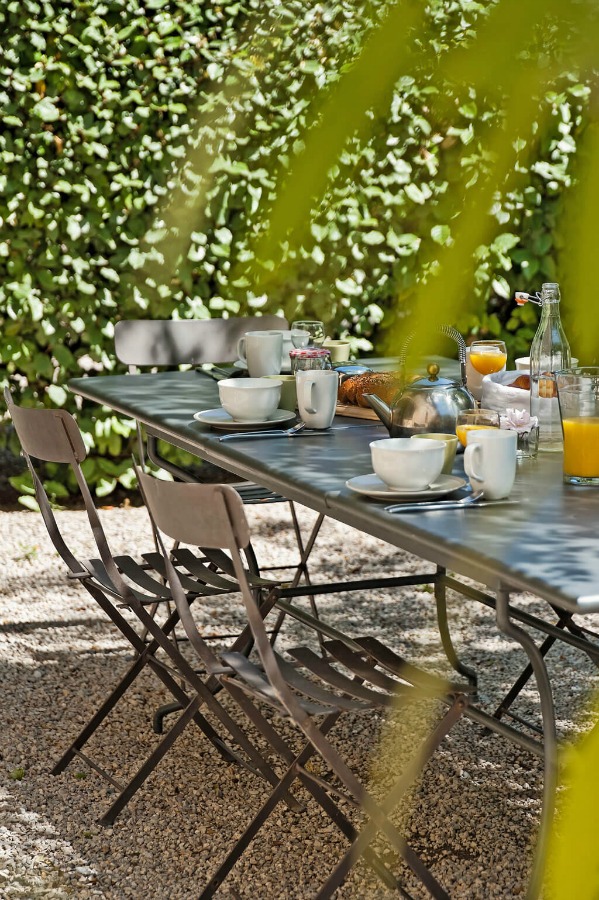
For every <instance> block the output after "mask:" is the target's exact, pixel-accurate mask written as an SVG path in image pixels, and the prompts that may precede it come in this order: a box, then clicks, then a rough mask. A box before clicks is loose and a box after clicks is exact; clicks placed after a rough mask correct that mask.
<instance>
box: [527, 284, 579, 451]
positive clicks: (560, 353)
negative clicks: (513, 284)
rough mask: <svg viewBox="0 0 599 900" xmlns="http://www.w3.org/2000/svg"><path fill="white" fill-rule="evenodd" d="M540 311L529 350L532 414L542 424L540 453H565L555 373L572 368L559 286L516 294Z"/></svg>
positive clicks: (547, 285) (545, 286)
mask: <svg viewBox="0 0 599 900" xmlns="http://www.w3.org/2000/svg"><path fill="white" fill-rule="evenodd" d="M527 301H530V302H531V303H536V304H537V306H540V307H541V318H540V321H539V327H538V328H537V331H536V334H535V336H534V338H533V341H532V344H531V347H530V414H531V416H537V418H538V420H539V450H550V451H551V450H553V451H560V450H562V449H563V438H562V426H561V419H560V414H559V404H558V400H557V385H556V381H555V373H556V372H559V371H560V369H568V368H570V364H571V363H570V344H569V343H568V339H567V337H566V335H565V332H564V329H563V326H562V322H561V318H560V309H559V304H560V291H559V284H556V283H554V282H548V283H546V284H544V285H543V286H542V289H541V293H540V295H539V294H536V295H531V294H526V293H517V294H516V303H518V305H520V306H521V305H522V304H523V303H526V302H527Z"/></svg>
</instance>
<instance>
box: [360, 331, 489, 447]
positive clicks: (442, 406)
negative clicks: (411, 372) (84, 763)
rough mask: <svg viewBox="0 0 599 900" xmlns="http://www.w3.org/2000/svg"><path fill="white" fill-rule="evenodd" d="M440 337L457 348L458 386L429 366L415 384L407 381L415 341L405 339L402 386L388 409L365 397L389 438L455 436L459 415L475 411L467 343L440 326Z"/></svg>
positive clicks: (371, 395) (381, 401)
mask: <svg viewBox="0 0 599 900" xmlns="http://www.w3.org/2000/svg"><path fill="white" fill-rule="evenodd" d="M439 330H440V331H441V333H442V334H445V335H447V336H448V337H452V338H453V339H454V340H455V341H456V343H457V345H458V348H459V361H460V373H461V384H459V383H458V382H457V381H453V380H450V379H448V378H441V377H440V376H439V366H438V365H436V363H430V364H429V365H428V366H427V375H426V376H425V377H423V378H419V379H418V380H417V381H412V382H406V380H405V368H406V356H407V352H408V349H409V346H410V344H411V342H412V340H413V338H414V334H410V335H409V336H408V337H407V339H406V340H405V342H404V344H403V347H402V349H401V352H400V356H399V367H400V372H401V376H402V382H403V383H402V387H401V388H400V390H399V393H398V394H397V396H396V397H395V399H394V400H393V402H392V404H391V406H389V405H388V404H387V403H385V402H384V400H381V399H380V397H377V396H376V394H364V399H365V400H366V401H367V402H368V404H369V405H370V406H371V407H372V409H373V410H374V411H375V413H376V414H377V416H378V417H379V419H380V420H381V421H382V422H383V424H384V425H385V426H386V427H387V428H388V430H389V434H390V436H391V437H411V436H412V435H413V434H423V433H424V432H430V431H432V432H438V433H447V434H455V428H456V420H457V417H458V414H459V413H460V412H462V410H465V409H474V407H475V400H474V397H473V396H472V394H471V393H470V391H469V390H468V388H467V387H466V344H465V343H464V338H463V337H462V335H461V334H460V333H459V331H456V329H455V328H451V327H450V326H448V325H442V326H441V327H440V328H439Z"/></svg>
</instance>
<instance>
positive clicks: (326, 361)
mask: <svg viewBox="0 0 599 900" xmlns="http://www.w3.org/2000/svg"><path fill="white" fill-rule="evenodd" d="M289 358H290V360H291V373H292V375H297V373H298V372H307V371H309V370H311V369H332V368H333V367H332V365H331V351H330V350H324V349H321V348H319V347H305V348H303V349H301V350H290V351H289Z"/></svg>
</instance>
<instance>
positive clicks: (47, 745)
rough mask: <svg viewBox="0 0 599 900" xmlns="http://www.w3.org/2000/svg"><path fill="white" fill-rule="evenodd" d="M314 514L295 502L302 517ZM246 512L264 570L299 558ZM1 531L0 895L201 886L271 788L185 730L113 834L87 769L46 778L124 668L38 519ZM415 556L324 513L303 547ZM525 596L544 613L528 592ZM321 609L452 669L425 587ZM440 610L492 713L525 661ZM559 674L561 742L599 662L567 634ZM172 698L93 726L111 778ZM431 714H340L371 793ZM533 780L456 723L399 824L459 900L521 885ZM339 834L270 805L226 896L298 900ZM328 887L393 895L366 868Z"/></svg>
mask: <svg viewBox="0 0 599 900" xmlns="http://www.w3.org/2000/svg"><path fill="white" fill-rule="evenodd" d="M102 515H103V519H104V521H105V524H106V528H107V531H108V533H109V537H110V540H111V545H112V547H113V549H114V551H115V552H117V551H118V552H131V553H135V552H136V550H137V551H139V550H140V549H145V548H148V547H149V545H150V536H149V533H148V528H147V520H146V515H145V512H144V510H142V509H135V508H128V509H108V510H106V511H104V512H103V513H102ZM312 515H313V514H312V513H309V512H308V511H306V512H305V513H303V520H304V522H305V523H306V524H307V523H308V522H309V521H310V520H311V518H312ZM249 517H250V520H251V523H252V527H253V530H254V534H255V545H256V549H257V553H258V557H259V559H260V560H261V562H262V564H263V565H268V564H273V563H276V562H280V561H282V560H283V559H285V560H288V559H290V558H292V556H293V548H292V544H291V540H290V535H289V530H288V528H287V518H286V511H285V508H284V507H283V506H282V505H281V506H274V507H267V508H261V509H259V510H258V509H255V508H254V509H252V510H250V512H249ZM59 521H60V523H61V527H63V528H64V531H65V533H66V534H67V535H68V540H69V541H70V542H71V545H72V546H73V547H75V548H76V549H77V552H78V553H80V554H82V555H87V554H90V555H92V554H93V551H92V549H91V541H90V539H89V536H88V533H87V530H86V528H85V521H86V520H85V517H84V514H83V513H82V512H79V511H69V512H63V513H61V514H59ZM0 535H1V538H2V547H3V552H4V555H5V559H6V561H7V565H6V566H5V568H4V571H3V572H2V573H1V574H0V687H1V691H2V693H1V697H2V700H1V707H0V710H1V719H0V721H1V722H2V728H1V729H0V771H1V773H2V777H1V780H0V897H1V898H13V897H22V898H34V897H44V898H45V897H48V898H67V897H68V898H71V897H76V898H80V900H87V898H98V897H100V898H102V897H104V898H119V900H120V898H123V900H125V898H144V900H145V898H169V900H170V898H175V900H187V898H196V897H197V896H198V894H199V891H200V890H201V888H202V886H203V885H204V884H205V882H206V880H207V876H208V875H209V874H210V873H211V872H212V871H213V869H214V865H215V862H216V861H218V860H219V859H220V858H221V857H222V855H223V853H224V850H225V849H226V848H228V847H229V846H230V844H231V842H232V841H233V839H234V838H235V836H236V835H238V834H239V833H240V831H241V829H242V827H243V825H244V823H245V822H247V820H248V818H249V811H250V810H254V809H256V808H257V807H258V806H259V804H260V802H261V801H262V799H263V798H264V788H263V785H262V784H261V782H259V781H258V780H257V779H256V778H254V777H253V776H252V775H251V774H249V773H247V772H245V771H240V770H239V769H238V768H236V767H232V766H227V765H226V764H224V763H222V762H221V761H220V760H218V759H216V758H215V754H214V753H213V752H212V751H211V749H210V748H209V747H208V745H207V744H206V742H205V741H204V740H203V739H202V738H201V737H200V736H199V735H198V733H197V731H196V730H195V729H193V730H192V729H191V728H190V729H187V731H186V732H185V733H184V734H183V736H182V738H180V740H179V741H178V742H177V744H176V745H175V747H174V748H173V749H172V750H171V752H170V753H169V754H168V755H167V757H166V758H165V760H164V761H163V762H162V763H161V765H160V766H159V767H158V769H157V770H156V771H155V772H154V773H153V775H152V776H151V778H150V779H149V781H148V782H147V784H146V785H145V786H144V787H143V788H142V790H141V791H140V792H139V793H138V794H137V796H136V797H135V798H134V800H133V801H132V802H131V803H130V805H129V806H128V807H127V808H126V809H125V811H124V812H123V813H122V814H121V816H120V818H119V819H118V820H117V823H116V825H115V826H114V828H111V829H103V828H101V827H100V826H98V825H97V824H96V819H97V818H98V816H99V815H100V814H101V812H102V811H103V810H105V808H106V807H107V805H108V804H109V802H110V798H111V796H114V791H113V789H112V788H111V787H110V786H109V785H107V784H106V783H105V782H104V781H103V780H102V779H100V778H99V777H98V776H97V775H96V774H94V773H93V772H91V771H90V770H88V769H87V767H86V766H85V764H84V763H81V762H77V761H75V762H73V763H71V765H70V766H69V767H68V768H67V770H66V771H65V772H64V773H63V774H61V775H60V776H57V777H53V776H52V775H50V773H49V769H50V767H51V764H52V763H53V761H55V760H56V759H57V758H58V757H59V756H60V754H61V753H62V751H63V750H64V748H66V747H67V746H68V744H69V742H70V741H71V740H72V738H73V737H74V735H75V734H76V733H77V731H78V730H79V728H80V727H81V726H82V724H83V723H84V722H85V721H86V720H87V719H88V718H89V716H90V714H91V713H92V711H93V710H95V709H96V708H97V706H98V705H99V703H100V702H101V700H102V699H103V698H104V696H105V695H106V694H107V693H108V691H109V689H110V687H111V685H112V684H113V683H114V682H115V680H116V679H117V678H118V677H119V675H120V673H121V672H122V671H124V669H125V668H126V667H127V665H128V663H129V661H130V658H131V657H130V653H129V649H128V646H127V645H126V644H125V642H124V641H123V639H122V638H121V637H120V636H119V635H118V634H117V633H115V631H114V629H113V627H112V626H111V624H110V623H109V622H108V621H107V620H106V619H105V617H104V616H103V614H102V613H101V611H100V610H98V608H97V607H96V606H95V604H94V601H93V600H92V599H91V597H89V595H88V594H87V593H86V592H85V591H84V590H82V589H81V588H80V587H79V586H77V585H74V584H72V583H69V582H67V580H66V578H65V577H64V569H63V566H62V563H61V562H60V560H59V559H58V557H57V556H56V554H55V553H54V552H53V549H52V548H51V546H50V544H49V541H48V539H47V536H46V533H45V530H44V527H43V524H42V521H41V518H40V517H39V516H38V515H36V514H35V513H30V512H0ZM422 568H423V566H422V564H421V563H420V564H419V563H418V561H417V560H415V559H414V558H413V557H411V556H409V555H407V554H403V553H400V552H398V551H396V550H394V549H393V548H390V547H389V546H387V545H385V544H382V543H381V542H379V541H376V540H375V539H372V538H368V537H366V536H364V535H361V534H359V533H358V532H354V531H351V530H349V529H347V528H345V527H344V526H341V525H338V524H336V523H334V522H330V521H328V522H327V523H326V526H325V528H324V529H323V531H322V533H321V536H320V538H319V541H318V543H317V547H316V550H315V552H314V555H313V558H312V574H313V577H314V578H315V579H316V580H318V579H319V578H320V579H324V578H327V579H329V578H337V577H347V576H351V575H353V576H357V577H361V578H363V577H365V576H366V575H367V574H368V573H370V572H373V573H374V572H376V573H380V572H381V570H383V571H386V572H388V573H391V572H401V573H408V572H415V571H418V570H422ZM429 570H430V567H429ZM518 602H519V603H521V604H522V605H523V606H525V607H526V608H529V609H531V610H533V611H534V610H535V609H537V608H538V609H542V606H541V605H539V604H538V601H535V599H534V598H532V597H528V596H524V595H523V596H521V597H520V598H518ZM219 604H220V605H219ZM321 604H322V607H323V609H326V615H327V616H328V617H329V619H330V620H331V621H332V622H333V623H335V622H337V623H338V624H340V625H341V626H342V627H343V628H344V629H346V630H350V631H351V632H353V633H355V634H358V633H363V632H365V631H367V632H369V633H374V634H377V635H379V636H381V637H382V638H383V639H384V640H385V641H386V642H388V643H389V644H391V645H392V646H394V647H395V648H396V649H397V650H398V651H400V652H402V653H404V654H405V655H407V656H408V657H409V658H410V659H412V660H413V661H417V662H419V663H420V664H424V665H426V666H427V667H428V668H431V669H433V670H436V671H438V672H441V673H448V669H447V665H446V663H445V661H444V657H443V653H442V650H441V648H440V645H439V640H438V636H437V631H436V627H435V617H434V602H433V598H432V595H431V592H430V590H429V589H428V588H421V589H419V588H407V589H396V590H394V591H393V592H391V591H387V592H385V591H373V592H370V593H368V594H366V593H363V594H359V593H356V594H354V595H343V596H341V595H337V596H335V597H329V598H326V599H324V600H322V601H321ZM225 605H226V607H227V609H226V615H227V618H228V620H231V619H235V618H236V616H237V617H238V615H239V612H238V610H237V609H235V608H234V602H233V601H232V600H231V598H228V599H227V600H226V601H225V600H223V599H222V598H221V599H219V601H218V603H212V604H208V605H206V606H205V607H204V608H203V609H202V610H201V611H199V612H198V615H199V617H200V619H201V621H202V625H203V626H204V627H205V629H206V630H207V631H214V629H215V627H217V626H218V622H219V621H221V620H222V617H223V608H222V607H224V606H225ZM450 614H451V621H452V628H453V633H454V637H455V640H456V643H457V645H458V647H460V648H461V651H462V654H463V657H464V659H465V661H466V662H468V663H469V664H470V665H473V666H474V667H475V668H476V669H477V671H478V673H479V676H480V693H481V702H482V704H483V705H484V706H485V708H488V709H490V710H491V709H492V708H493V704H494V703H496V702H497V700H498V699H499V698H500V697H501V695H502V692H504V691H505V690H506V689H507V688H508V687H509V686H510V684H511V682H512V680H513V679H514V677H515V676H516V674H517V673H518V672H519V670H520V668H521V666H522V665H523V661H524V657H523V653H522V651H521V650H520V649H519V648H517V647H515V646H514V645H511V644H509V643H507V642H506V641H504V640H502V639H501V638H500V637H499V636H498V634H497V630H496V627H495V625H494V621H493V617H492V613H491V612H490V611H489V610H487V609H486V608H484V607H482V606H479V605H477V604H475V603H474V602H471V601H467V600H464V599H463V598H458V597H457V596H455V595H454V596H452V598H451V603H450ZM293 631H294V628H293V627H291V628H289V629H287V630H286V632H285V635H284V640H293V639H294V635H293ZM550 671H551V675H552V679H553V684H554V688H555V694H556V703H557V711H558V724H559V728H560V731H561V733H562V734H566V735H571V734H573V733H575V732H576V730H577V729H578V728H580V727H581V725H580V722H581V721H584V703H585V700H586V697H587V695H588V691H589V690H590V689H591V688H592V687H593V685H594V683H595V680H596V679H595V675H594V672H593V669H592V666H591V665H590V663H589V662H588V660H586V659H585V658H583V657H582V656H581V654H579V653H577V652H575V651H573V650H570V648H567V647H561V648H559V649H558V650H556V649H554V650H553V652H552V653H551V654H550ZM165 699H168V698H166V695H165V693H164V691H163V690H162V688H161V687H160V686H158V685H157V684H156V683H155V681H154V680H153V678H152V677H151V676H150V675H147V676H142V677H141V678H140V679H139V680H138V682H136V684H135V686H134V688H133V689H131V690H130V691H129V693H128V694H127V695H126V697H125V698H124V699H123V701H122V702H121V704H120V705H119V706H117V709H116V710H115V711H114V712H113V714H112V715H111V717H110V718H109V720H108V721H107V723H105V726H104V727H103V728H102V729H101V730H100V732H99V734H97V735H95V736H94V738H93V739H92V741H91V742H90V744H89V745H88V746H89V751H90V754H91V755H92V756H93V757H94V758H96V759H98V761H100V762H102V763H103V764H105V765H106V766H107V768H110V769H111V771H113V772H114V773H115V775H116V776H117V777H126V776H127V775H130V774H132V773H133V772H134V771H135V769H136V765H137V764H138V763H139V762H140V761H141V760H143V759H144V758H145V756H146V755H147V754H148V753H149V751H150V750H151V749H152V748H153V747H154V746H155V744H156V742H157V737H156V735H154V734H153V732H152V731H151V727H150V725H151V716H152V713H153V711H154V709H155V708H156V706H157V705H159V704H160V703H162V702H164V701H165ZM536 700H537V698H536V694H535V691H534V690H533V688H532V687H531V688H530V689H528V690H526V691H525V692H524V694H523V696H522V698H521V700H520V701H519V704H518V707H517V708H518V711H519V712H520V713H524V714H526V712H532V713H533V714H536V712H537V705H536ZM429 712H430V710H422V709H419V710H417V711H416V713H412V714H411V715H410V718H409V719H408V720H407V721H406V720H403V721H402V719H401V718H400V719H398V721H397V722H395V723H394V724H393V725H392V726H388V727H381V723H380V722H379V721H377V720H376V719H375V720H373V718H372V717H370V716H368V717H366V718H358V717H353V718H352V717H346V718H345V719H343V720H342V724H341V726H340V727H339V728H338V730H337V733H338V734H339V742H340V746H341V747H342V748H343V749H344V752H345V754H346V757H347V758H348V759H349V761H350V762H351V764H352V765H353V766H355V767H356V768H357V770H358V771H359V772H360V773H361V774H362V775H363V777H365V778H367V779H368V778H369V779H370V782H371V786H372V789H373V790H374V791H378V790H380V789H381V787H382V786H383V785H384V784H385V783H386V782H387V781H388V780H389V777H390V773H392V771H393V769H394V766H395V765H396V763H397V760H398V759H399V758H400V757H401V753H402V752H403V751H404V750H405V748H406V747H409V746H410V743H411V741H410V738H411V736H412V733H413V731H414V730H415V728H416V726H417V724H418V723H420V722H421V721H424V720H425V718H426V716H428V714H429ZM576 723H578V724H576ZM373 759H374V760H375V763H374V765H373ZM541 785H542V771H541V765H540V762H539V760H538V759H536V758H535V757H532V756H531V755H529V754H528V753H526V752H525V751H523V750H520V749H518V748H516V747H514V746H513V745H511V744H509V743H507V742H506V741H505V740H503V739H501V738H499V737H497V736H490V737H489V736H484V735H483V734H482V732H481V730H480V729H479V728H478V727H477V726H475V725H474V724H472V723H469V722H465V721H464V722H461V723H459V724H458V726H457V727H456V728H455V729H454V730H453V731H452V732H451V734H450V735H449V737H448V738H446V739H445V741H444V742H443V743H442V745H441V747H440V748H439V750H438V751H437V753H436V754H435V756H434V757H433V759H432V761H431V762H430V763H429V765H428V766H427V767H426V769H425V771H424V773H423V776H422V778H421V779H420V782H419V784H418V785H417V786H416V787H415V789H414V791H413V793H412V796H411V798H410V800H411V802H410V803H409V804H407V805H406V806H404V808H403V809H402V810H401V819H402V821H403V822H404V824H405V829H406V834H407V836H408V838H409V840H410V842H411V844H412V845H413V847H414V848H415V849H416V850H417V851H418V852H419V853H421V855H422V856H423V858H424V859H425V861H426V862H427V864H429V865H430V866H431V868H432V870H433V872H434V873H435V874H436V876H437V877H438V878H439V879H440V881H441V882H442V884H444V886H445V887H446V888H447V890H448V891H449V893H450V895H451V896H452V897H457V898H478V897H480V898H493V897H517V896H520V895H521V894H522V893H523V891H524V889H525V884H526V879H527V870H528V865H529V859H530V845H531V841H533V840H534V834H535V828H536V823H537V816H538V811H539V797H540V790H541ZM343 847H344V842H343V840H342V839H340V838H339V837H338V835H337V834H336V833H335V831H334V829H333V826H331V825H330V824H329V822H328V820H327V819H326V818H325V817H324V816H323V815H322V814H321V813H320V812H319V810H318V809H317V808H315V807H314V805H313V804H311V803H308V804H307V809H306V811H305V812H304V813H302V814H299V813H291V812H289V811H288V810H287V809H286V808H285V807H279V808H278V810H277V812H276V813H275V815H274V816H273V817H272V819H271V820H270V823H269V824H268V826H267V827H266V828H265V829H264V830H263V832H262V833H261V836H260V839H259V840H258V841H257V842H255V843H254V844H253V845H252V848H251V849H250V851H249V852H247V853H246V855H245V856H244V857H243V859H242V860H241V861H240V862H239V863H238V864H237V866H236V867H235V869H234V870H233V872H232V874H231V875H230V876H229V878H228V879H227V881H226V882H225V884H224V885H223V887H222V888H221V889H220V891H219V893H218V895H217V896H218V897H219V898H230V900H234V898H236V900H237V898H250V897H251V898H286V900H287V898H289V900H291V898H307V897H309V896H311V895H312V894H313V893H314V892H315V889H316V888H317V886H318V885H319V883H321V881H322V880H323V878H324V875H325V874H326V873H327V872H328V871H329V870H330V868H331V866H332V865H333V863H334V861H335V860H336V858H338V856H339V853H340V852H341V850H342V848H343ZM408 884H409V885H410V890H411V891H412V892H413V894H414V896H415V897H422V896H424V892H423V890H422V888H420V887H419V886H418V885H417V884H415V883H414V882H413V881H412V879H411V878H410V876H409V875H408ZM338 896H339V897H342V898H345V900H349V898H352V900H355V898H381V900H384V898H387V897H391V896H397V895H396V894H393V895H392V894H391V893H390V892H388V891H386V890H385V889H384V888H382V887H381V886H380V885H379V883H378V882H376V881H375V880H374V879H373V878H372V877H371V876H370V874H369V873H368V871H367V870H366V869H365V868H364V867H362V866H358V867H356V869H355V870H354V872H353V873H352V875H351V877H350V879H349V880H348V882H347V883H346V885H345V886H344V887H343V888H342V890H341V891H340V892H339V894H338Z"/></svg>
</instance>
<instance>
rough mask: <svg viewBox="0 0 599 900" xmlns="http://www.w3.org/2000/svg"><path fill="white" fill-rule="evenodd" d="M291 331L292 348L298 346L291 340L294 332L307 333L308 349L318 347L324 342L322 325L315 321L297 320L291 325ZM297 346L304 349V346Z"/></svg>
mask: <svg viewBox="0 0 599 900" xmlns="http://www.w3.org/2000/svg"><path fill="white" fill-rule="evenodd" d="M291 331H292V335H291V340H292V342H293V344H294V346H298V345H297V344H295V341H294V340H293V332H294V331H307V332H308V334H309V336H310V337H309V342H308V345H307V346H308V347H320V346H321V345H322V342H323V341H324V323H323V322H318V321H317V320H316V319H297V320H296V321H295V322H292V323H291ZM299 346H300V347H305V346H306V344H299Z"/></svg>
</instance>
